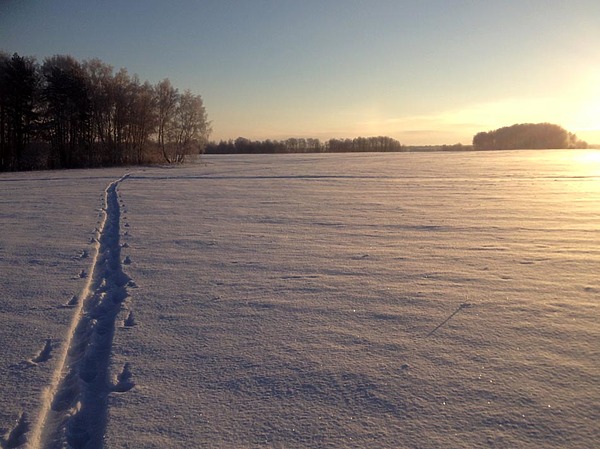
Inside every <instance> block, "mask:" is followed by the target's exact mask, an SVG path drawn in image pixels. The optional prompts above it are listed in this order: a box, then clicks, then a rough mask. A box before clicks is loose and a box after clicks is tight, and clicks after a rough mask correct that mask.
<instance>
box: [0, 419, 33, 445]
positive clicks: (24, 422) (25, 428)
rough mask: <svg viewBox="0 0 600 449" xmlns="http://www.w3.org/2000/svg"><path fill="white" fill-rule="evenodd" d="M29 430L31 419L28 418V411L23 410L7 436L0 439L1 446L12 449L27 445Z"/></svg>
mask: <svg viewBox="0 0 600 449" xmlns="http://www.w3.org/2000/svg"><path fill="white" fill-rule="evenodd" d="M27 432H29V420H28V419H27V413H25V412H23V413H21V416H19V419H18V420H17V423H16V424H15V427H13V429H12V430H11V431H10V432H9V433H8V435H7V436H6V438H1V439H0V443H2V444H1V446H2V447H3V448H7V449H12V448H16V447H21V446H23V445H25V443H27V436H26V435H25V434H26V433H27Z"/></svg>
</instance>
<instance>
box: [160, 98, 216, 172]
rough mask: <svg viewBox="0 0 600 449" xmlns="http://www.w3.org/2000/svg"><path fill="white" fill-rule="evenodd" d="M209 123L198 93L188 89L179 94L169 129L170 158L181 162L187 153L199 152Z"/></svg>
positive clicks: (206, 135) (205, 139) (204, 141)
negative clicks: (171, 152)
mask: <svg viewBox="0 0 600 449" xmlns="http://www.w3.org/2000/svg"><path fill="white" fill-rule="evenodd" d="M209 134H210V124H209V122H208V116H207V115H206V109H205V108H204V103H203V101H202V97H201V96H200V95H194V94H192V92H191V91H190V90H189V89H188V90H186V91H185V92H184V93H183V94H182V95H180V96H179V103H178V105H177V109H176V110H175V115H174V117H173V120H172V122H171V128H170V129H169V136H170V139H169V140H170V141H171V142H172V143H173V145H172V151H173V154H171V156H170V157H171V160H173V161H174V162H183V159H184V157H185V156H186V155H188V154H194V153H195V154H200V153H201V152H202V150H203V149H204V146H205V145H206V143H207V142H208V136H209Z"/></svg>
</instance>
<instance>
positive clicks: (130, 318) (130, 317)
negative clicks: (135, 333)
mask: <svg viewBox="0 0 600 449" xmlns="http://www.w3.org/2000/svg"><path fill="white" fill-rule="evenodd" d="M135 325H136V322H135V317H134V316H133V311H130V312H129V315H127V318H125V321H123V326H125V327H133V326H135Z"/></svg>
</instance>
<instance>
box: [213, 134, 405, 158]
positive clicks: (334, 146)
mask: <svg viewBox="0 0 600 449" xmlns="http://www.w3.org/2000/svg"><path fill="white" fill-rule="evenodd" d="M391 151H406V147H404V146H402V145H401V144H400V142H398V141H397V140H395V139H392V138H391V137H384V136H379V137H357V138H355V139H330V140H328V141H326V142H321V141H320V140H319V139H313V138H308V139H305V138H290V139H285V140H269V139H268V140H262V141H260V140H255V141H252V140H250V139H246V138H245V137H238V138H237V139H235V140H229V141H224V140H222V141H221V142H219V143H216V142H210V143H209V144H208V145H207V146H206V150H205V152H206V153H207V154H236V153H240V154H260V153H357V152H391Z"/></svg>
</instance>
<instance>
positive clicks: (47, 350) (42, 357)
mask: <svg viewBox="0 0 600 449" xmlns="http://www.w3.org/2000/svg"><path fill="white" fill-rule="evenodd" d="M51 355H52V339H51V338H48V339H46V344H45V345H44V348H43V349H42V350H41V351H40V353H39V354H38V355H37V356H36V357H35V358H33V359H31V361H32V362H33V363H44V362H46V361H47V360H48V359H50V357H51Z"/></svg>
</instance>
